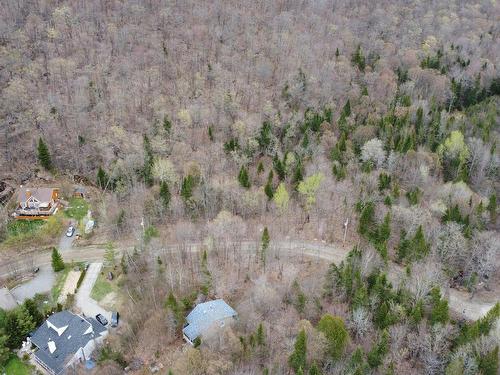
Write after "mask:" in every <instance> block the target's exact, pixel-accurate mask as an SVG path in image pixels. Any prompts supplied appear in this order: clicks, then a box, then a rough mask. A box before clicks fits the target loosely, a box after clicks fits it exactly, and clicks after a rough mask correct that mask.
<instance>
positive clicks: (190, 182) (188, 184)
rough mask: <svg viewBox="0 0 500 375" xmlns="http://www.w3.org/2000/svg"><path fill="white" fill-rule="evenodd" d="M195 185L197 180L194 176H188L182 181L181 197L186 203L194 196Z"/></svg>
mask: <svg viewBox="0 0 500 375" xmlns="http://www.w3.org/2000/svg"><path fill="white" fill-rule="evenodd" d="M194 185H195V179H194V177H193V176H191V175H187V176H186V177H184V178H183V179H182V185H181V197H182V198H183V199H184V201H186V202H187V201H189V200H190V199H191V197H192V196H193V189H194Z"/></svg>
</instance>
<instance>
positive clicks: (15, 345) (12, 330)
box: [4, 310, 24, 349]
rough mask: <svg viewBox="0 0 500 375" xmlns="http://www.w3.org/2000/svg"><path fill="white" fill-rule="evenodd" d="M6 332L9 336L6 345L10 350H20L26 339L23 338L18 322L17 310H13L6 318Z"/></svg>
mask: <svg viewBox="0 0 500 375" xmlns="http://www.w3.org/2000/svg"><path fill="white" fill-rule="evenodd" d="M4 330H5V334H6V336H7V340H6V345H7V347H8V348H10V349H19V347H20V346H21V343H22V341H23V339H24V337H22V336H21V328H20V327H19V324H18V321H17V312H16V310H11V311H9V312H8V313H7V316H6V317H5V323H4Z"/></svg>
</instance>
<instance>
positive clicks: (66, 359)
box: [30, 310, 107, 375]
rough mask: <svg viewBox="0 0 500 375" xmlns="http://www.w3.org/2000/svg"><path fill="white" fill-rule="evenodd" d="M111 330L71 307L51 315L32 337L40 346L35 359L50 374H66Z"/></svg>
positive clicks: (84, 358)
mask: <svg viewBox="0 0 500 375" xmlns="http://www.w3.org/2000/svg"><path fill="white" fill-rule="evenodd" d="M106 334H107V330H106V328H105V327H104V326H102V325H101V324H100V323H99V322H97V321H96V320H95V319H94V318H88V317H87V318H84V317H81V316H80V315H77V314H73V313H72V312H70V311H67V310H66V311H61V312H58V313H55V314H53V315H51V316H50V317H49V318H48V319H47V320H46V321H45V322H44V323H43V324H42V325H41V326H40V327H39V328H38V329H37V330H36V331H35V332H34V333H33V334H32V335H31V337H30V339H31V342H32V343H33V344H34V345H35V346H36V347H37V350H36V351H35V352H34V353H33V358H34V360H35V361H36V362H37V363H38V364H39V365H40V366H41V367H42V368H43V369H44V370H45V371H46V372H47V373H49V374H51V375H59V374H64V373H65V371H66V369H67V367H69V366H70V365H72V364H73V363H75V362H77V361H79V360H80V361H85V360H87V359H89V357H90V355H91V354H92V351H93V350H94V349H95V348H96V345H97V344H99V343H101V342H102V340H103V339H104V337H105V336H106Z"/></svg>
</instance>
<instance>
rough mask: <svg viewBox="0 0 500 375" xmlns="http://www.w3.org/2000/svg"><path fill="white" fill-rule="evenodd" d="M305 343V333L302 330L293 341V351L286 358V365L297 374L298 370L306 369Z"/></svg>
mask: <svg viewBox="0 0 500 375" xmlns="http://www.w3.org/2000/svg"><path fill="white" fill-rule="evenodd" d="M306 342H307V336H306V331H304V330H303V329H302V330H301V331H300V332H299V334H298V335H297V338H296V339H295V345H294V351H293V353H292V354H291V355H290V357H289V358H288V364H289V365H290V367H291V368H292V369H293V370H295V372H298V371H299V369H301V368H305V367H306V355H307V346H306Z"/></svg>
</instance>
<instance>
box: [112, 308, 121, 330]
mask: <svg viewBox="0 0 500 375" xmlns="http://www.w3.org/2000/svg"><path fill="white" fill-rule="evenodd" d="M119 319H120V314H119V313H118V311H113V312H112V313H111V327H117V326H118V320H119Z"/></svg>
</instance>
